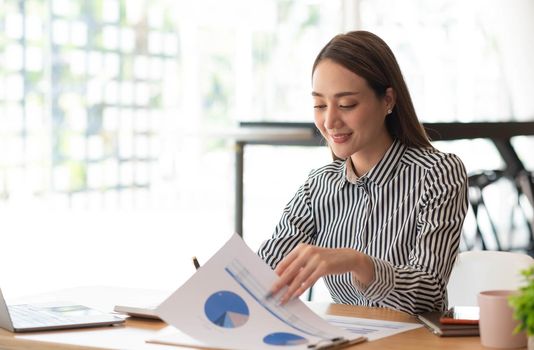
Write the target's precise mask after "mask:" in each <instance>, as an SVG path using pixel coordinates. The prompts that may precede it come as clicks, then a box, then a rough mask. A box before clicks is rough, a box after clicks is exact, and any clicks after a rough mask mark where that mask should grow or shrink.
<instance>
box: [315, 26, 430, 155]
mask: <svg viewBox="0 0 534 350" xmlns="http://www.w3.org/2000/svg"><path fill="white" fill-rule="evenodd" d="M324 59H330V60H332V61H334V62H336V63H337V64H340V65H342V66H343V67H345V68H347V69H348V70H350V71H352V72H353V73H355V74H357V75H358V76H360V77H362V78H363V79H365V80H366V81H367V83H368V84H369V86H370V87H371V89H372V90H373V91H374V92H375V94H376V96H378V97H384V96H385V94H386V90H387V88H389V87H391V88H393V90H394V91H395V93H396V96H397V98H396V102H395V106H394V108H393V110H392V113H391V114H389V115H388V116H387V117H386V128H387V130H388V131H389V133H390V134H391V136H392V137H394V138H397V139H398V140H399V141H400V142H402V143H403V144H405V145H407V146H411V147H432V145H431V144H430V141H429V139H428V136H427V134H426V132H425V129H424V128H423V126H422V125H421V123H420V122H419V120H418V119H417V114H416V113H415V109H414V107H413V103H412V99H411V97H410V93H409V92H408V87H407V86H406V83H405V82H404V78H403V77H402V73H401V70H400V67H399V64H398V63H397V60H396V59H395V55H394V54H393V52H392V51H391V49H390V48H389V46H388V45H387V44H386V43H385V42H384V40H382V39H380V38H379V37H378V36H376V35H375V34H373V33H370V32H367V31H363V30H358V31H353V32H348V33H346V34H339V35H336V36H335V37H334V38H332V40H330V42H329V43H328V44H326V46H325V47H323V49H322V50H321V52H319V54H318V55H317V58H316V59H315V62H314V63H313V70H312V75H313V73H314V72H315V68H316V67H317V65H318V64H319V62H321V61H322V60H324Z"/></svg>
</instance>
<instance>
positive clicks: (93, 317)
mask: <svg viewBox="0 0 534 350" xmlns="http://www.w3.org/2000/svg"><path fill="white" fill-rule="evenodd" d="M121 323H124V319H122V318H119V317H116V316H113V315H111V314H108V313H105V312H101V311H98V310H95V309H92V308H89V307H87V306H84V305H77V304H70V303H54V304H50V303H47V304H20V305H10V306H8V305H7V304H6V301H5V299H4V296H3V295H2V290H1V289H0V328H4V329H6V330H8V331H10V332H32V331H43V330H53V329H67V328H84V327H95V326H111V325H117V324H121Z"/></svg>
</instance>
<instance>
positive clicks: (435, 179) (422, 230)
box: [355, 154, 468, 314]
mask: <svg viewBox="0 0 534 350" xmlns="http://www.w3.org/2000/svg"><path fill="white" fill-rule="evenodd" d="M467 191H468V188H467V175H466V172H465V168H464V166H463V164H462V162H461V160H460V159H459V158H458V157H456V156H455V155H452V154H447V155H445V157H443V158H442V159H441V160H439V161H438V162H436V164H435V165H434V166H433V167H432V168H431V169H429V170H428V172H427V174H426V176H425V179H424V190H423V193H422V196H421V198H420V203H419V211H418V214H417V217H416V220H417V222H416V230H417V232H416V242H415V245H414V246H413V249H412V250H411V251H410V259H409V263H408V264H407V265H402V266H394V265H393V264H391V263H390V262H388V261H385V260H382V259H378V258H375V257H371V259H372V260H373V263H374V272H375V280H374V281H373V282H371V284H369V285H368V286H367V287H366V288H364V289H363V290H361V292H362V294H363V295H364V296H365V297H366V298H368V299H369V300H372V301H374V302H376V303H377V304H378V305H380V306H387V307H392V308H395V309H399V310H402V311H406V312H409V313H411V314H416V313H421V312H425V311H430V310H445V309H446V308H447V292H446V291H447V282H448V280H449V276H450V273H451V270H452V266H453V264H454V261H455V259H456V255H457V254H458V247H459V244H460V236H461V232H462V225H463V221H464V218H465V214H466V212H467ZM355 285H356V287H358V282H357V281H356V283H355Z"/></svg>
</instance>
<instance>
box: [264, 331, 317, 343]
mask: <svg viewBox="0 0 534 350" xmlns="http://www.w3.org/2000/svg"><path fill="white" fill-rule="evenodd" d="M263 342H264V343H265V344H269V345H302V344H306V343H307V342H308V340H307V339H306V338H303V337H301V336H300V335H296V334H293V333H286V332H276V333H271V334H268V335H266V336H265V337H264V338H263Z"/></svg>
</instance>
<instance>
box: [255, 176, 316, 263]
mask: <svg viewBox="0 0 534 350" xmlns="http://www.w3.org/2000/svg"><path fill="white" fill-rule="evenodd" d="M315 237H316V229H315V225H314V220H313V215H312V211H311V204H310V196H309V183H308V182H306V183H305V184H304V185H302V186H301V187H300V188H299V190H298V191H297V193H296V194H295V196H294V197H293V198H292V199H291V200H290V201H289V203H288V204H287V205H286V207H285V208H284V211H283V213H282V217H281V219H280V222H279V223H278V225H277V226H276V228H275V231H274V233H273V235H272V237H271V238H270V239H268V240H266V241H265V242H263V244H262V245H261V246H260V248H259V250H258V255H259V256H260V257H261V258H262V259H263V260H264V261H265V262H266V263H267V264H268V265H270V266H271V268H272V269H274V268H276V266H277V265H278V263H279V262H280V261H281V260H282V259H283V258H284V257H285V256H286V255H287V254H288V253H289V252H291V251H292V250H293V248H295V247H296V246H297V245H298V244H299V243H308V244H313V243H314V242H315Z"/></svg>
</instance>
